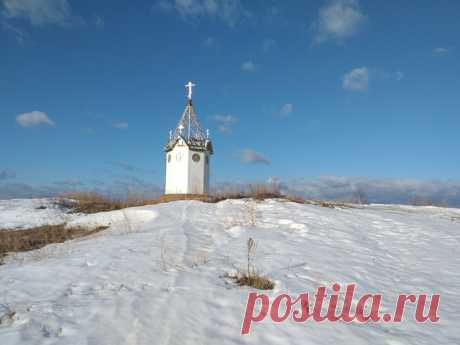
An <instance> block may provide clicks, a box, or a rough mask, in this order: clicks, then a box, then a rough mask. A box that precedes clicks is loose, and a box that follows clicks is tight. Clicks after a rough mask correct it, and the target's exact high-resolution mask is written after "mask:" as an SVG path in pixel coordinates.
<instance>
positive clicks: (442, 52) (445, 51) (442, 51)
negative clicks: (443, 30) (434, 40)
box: [433, 47, 449, 55]
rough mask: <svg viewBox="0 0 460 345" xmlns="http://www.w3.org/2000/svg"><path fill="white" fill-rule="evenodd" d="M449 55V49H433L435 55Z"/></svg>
mask: <svg viewBox="0 0 460 345" xmlns="http://www.w3.org/2000/svg"><path fill="white" fill-rule="evenodd" d="M448 53H449V49H447V48H442V47H438V48H434V49H433V54H435V55H446V54H448Z"/></svg>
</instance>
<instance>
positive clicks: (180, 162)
mask: <svg viewBox="0 0 460 345" xmlns="http://www.w3.org/2000/svg"><path fill="white" fill-rule="evenodd" d="M194 154H196V155H199V157H200V159H199V160H198V161H194V160H193V155H194ZM168 157H171V158H170V159H168ZM165 160H166V162H165V164H166V184H165V194H205V193H208V191H209V160H210V157H209V154H208V153H207V152H199V151H192V150H190V149H189V148H188V146H187V145H186V144H185V143H184V142H178V143H177V144H176V146H174V148H173V149H172V150H171V151H169V152H166V157H165ZM168 160H169V161H168Z"/></svg>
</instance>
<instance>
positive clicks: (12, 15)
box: [0, 0, 460, 189]
mask: <svg viewBox="0 0 460 345" xmlns="http://www.w3.org/2000/svg"><path fill="white" fill-rule="evenodd" d="M134 3H135V5H134ZM0 4H1V5H0V8H1V9H0V49H1V54H0V71H1V73H0V75H1V77H0V95H1V96H0V99H1V102H0V120H1V126H0V157H1V158H0V188H2V186H3V187H5V186H7V185H14V184H23V185H27V186H30V187H31V188H36V187H37V186H54V187H55V188H60V187H62V188H64V187H65V186H80V187H82V188H91V187H92V186H102V185H104V184H105V185H111V184H113V183H122V184H125V185H127V184H129V183H139V184H140V183H144V184H151V185H155V186H160V187H161V186H162V184H163V179H164V164H163V163H164V161H163V155H164V153H163V151H162V148H163V145H164V144H165V142H166V139H167V136H168V131H169V129H172V128H174V127H175V125H176V123H177V121H178V119H179V117H180V115H181V112H182V111H183V108H184V106H185V96H186V93H185V89H184V84H185V82H187V81H188V80H193V81H194V82H195V83H196V84H197V87H196V88H195V90H194V104H195V107H196V111H197V113H198V116H199V118H200V121H201V124H202V126H203V127H204V128H210V130H211V136H212V139H213V142H214V148H215V155H214V156H213V160H212V180H213V182H245V181H246V182H247V181H265V180H267V179H268V178H269V177H271V176H276V177H278V178H280V179H281V180H282V181H294V180H299V179H317V178H321V177H322V176H347V177H353V178H355V177H363V178H366V179H369V178H371V179H393V180H395V179H410V180H417V181H432V180H437V181H452V180H455V181H457V180H458V177H459V174H460V159H459V154H458V152H459V151H460V140H459V134H458V133H459V131H460V113H459V109H460V97H459V93H460V79H459V76H460V59H459V55H460V54H459V50H460V47H459V40H458V37H459V34H460V21H459V20H458V18H459V15H460V3H459V2H458V1H422V0H421V1H417V2H405V3H401V2H398V1H385V2H378V3H377V2H374V1H372V2H371V1H367V2H364V1H358V0H333V1H294V0H292V1H274V0H273V1H262V0H255V1H243V0H241V1H239V0H220V1H219V0H169V1H168V0H163V1H153V0H149V1H147V0H138V1H136V2H131V1H122V0H118V1H102V0H101V1H75V0H0ZM440 183H441V182H440ZM9 188H10V189H11V188H13V187H11V186H10V187H9Z"/></svg>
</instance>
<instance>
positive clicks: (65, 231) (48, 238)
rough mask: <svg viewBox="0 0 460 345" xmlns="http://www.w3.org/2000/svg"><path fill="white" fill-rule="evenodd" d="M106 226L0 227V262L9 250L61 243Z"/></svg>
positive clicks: (17, 250) (37, 247) (27, 249)
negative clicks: (20, 228) (9, 228)
mask: <svg viewBox="0 0 460 345" xmlns="http://www.w3.org/2000/svg"><path fill="white" fill-rule="evenodd" d="M107 228H108V227H107V226H99V227H96V228H93V229H87V228H83V227H66V224H58V225H45V226H40V227H36V228H31V229H26V230H1V229H0V263H1V259H2V258H3V257H4V256H6V254H7V253H9V252H24V251H29V250H34V249H39V248H42V247H44V246H46V245H48V244H51V243H62V242H65V241H67V240H72V239H75V238H79V237H83V236H88V235H92V234H94V233H97V232H99V231H102V230H104V229H107Z"/></svg>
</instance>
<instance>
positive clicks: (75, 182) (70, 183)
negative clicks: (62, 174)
mask: <svg viewBox="0 0 460 345" xmlns="http://www.w3.org/2000/svg"><path fill="white" fill-rule="evenodd" d="M54 184H55V185H57V186H62V187H67V188H75V187H81V186H84V183H83V181H81V180H80V179H74V178H69V179H65V180H60V181H55V182H54Z"/></svg>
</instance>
